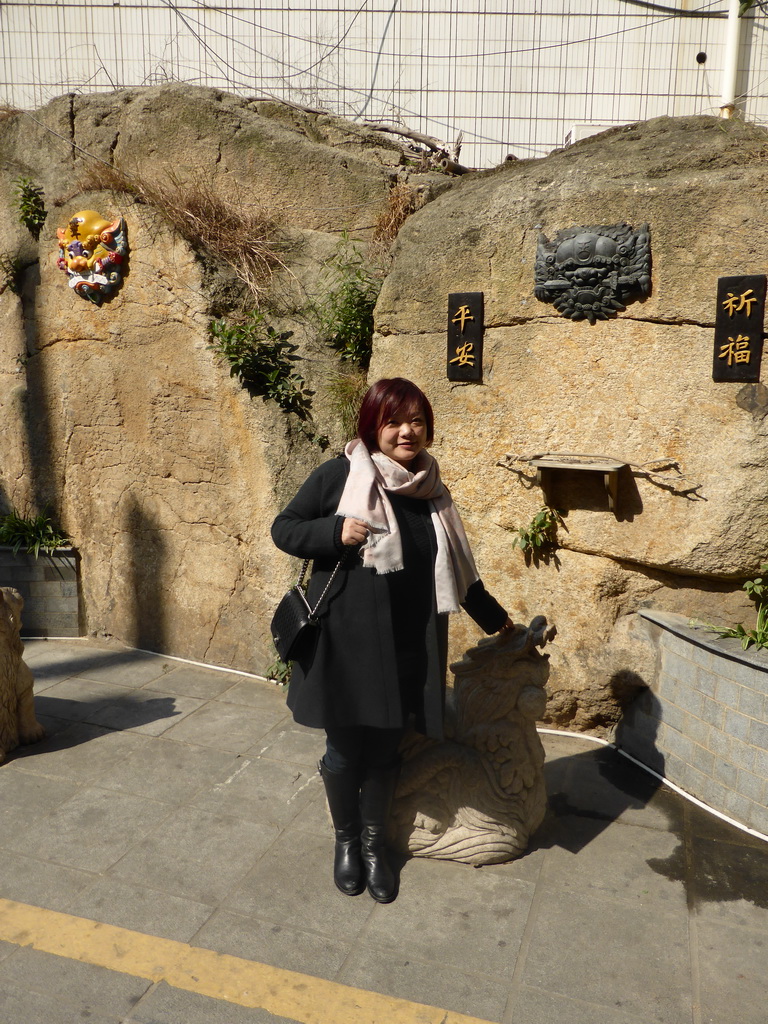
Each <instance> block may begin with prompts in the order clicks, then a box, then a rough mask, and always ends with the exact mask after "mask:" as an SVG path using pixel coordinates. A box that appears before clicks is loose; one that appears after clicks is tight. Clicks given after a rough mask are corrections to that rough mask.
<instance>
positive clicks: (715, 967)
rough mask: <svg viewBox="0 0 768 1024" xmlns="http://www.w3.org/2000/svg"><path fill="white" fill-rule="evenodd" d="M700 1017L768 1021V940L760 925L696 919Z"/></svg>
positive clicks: (710, 1021) (712, 1021) (753, 1023)
mask: <svg viewBox="0 0 768 1024" xmlns="http://www.w3.org/2000/svg"><path fill="white" fill-rule="evenodd" d="M696 931H697V933H698V939H699V942H698V951H699V963H700V975H701V982H700V984H701V1019H702V1021H703V1022H705V1024H729V1022H733V1024H736V1022H737V1021H738V1024H765V1020H766V1016H767V1012H766V999H765V984H766V972H767V971H768V940H767V939H766V933H765V922H763V927H762V928H759V929H746V928H731V927H724V926H723V925H722V924H720V923H715V922H707V923H704V922H701V921H697V924H696Z"/></svg>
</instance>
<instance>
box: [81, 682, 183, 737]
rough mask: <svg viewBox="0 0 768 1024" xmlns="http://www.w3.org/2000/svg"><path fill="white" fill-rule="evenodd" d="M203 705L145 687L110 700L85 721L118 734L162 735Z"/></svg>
mask: <svg viewBox="0 0 768 1024" xmlns="http://www.w3.org/2000/svg"><path fill="white" fill-rule="evenodd" d="M202 706H203V702H202V701H200V700H196V699H195V698H193V697H179V696H176V695H175V694H174V695H169V694H166V693H162V692H159V691H155V690H149V689H146V688H145V689H143V690H134V691H129V692H128V694H127V695H125V696H123V697H122V698H121V699H120V700H116V701H111V702H110V703H109V704H107V705H105V706H103V707H101V708H100V709H99V710H98V711H96V712H95V713H94V714H92V715H89V716H88V721H89V722H93V724H94V725H103V726H104V727H105V728H107V729H117V730H119V731H121V732H136V733H141V735H143V736H161V735H162V734H163V733H165V732H168V730H169V729H171V728H173V727H174V726H175V725H178V723H179V722H181V721H182V720H183V719H184V718H186V717H187V715H191V714H192V713H193V712H195V711H197V710H198V708H200V707H202Z"/></svg>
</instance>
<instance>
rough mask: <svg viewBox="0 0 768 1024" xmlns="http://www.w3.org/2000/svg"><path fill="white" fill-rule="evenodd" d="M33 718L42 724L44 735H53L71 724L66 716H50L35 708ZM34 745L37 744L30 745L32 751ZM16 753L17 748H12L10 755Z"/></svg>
mask: <svg viewBox="0 0 768 1024" xmlns="http://www.w3.org/2000/svg"><path fill="white" fill-rule="evenodd" d="M35 718H36V719H37V720H38V722H39V723H40V725H42V727H43V728H44V729H45V735H46V736H53V735H54V734H55V733H57V732H61V730H62V729H66V728H68V727H69V726H70V725H71V724H72V723H71V722H70V721H68V720H67V719H66V718H52V717H51V716H50V715H41V714H40V712H39V711H37V710H36V712H35ZM36 747H37V744H33V745H32V746H31V752H32V753H34V752H35V749H36ZM22 750H23V748H22ZM17 754H18V750H14V751H13V753H12V755H11V756H12V757H16V756H17Z"/></svg>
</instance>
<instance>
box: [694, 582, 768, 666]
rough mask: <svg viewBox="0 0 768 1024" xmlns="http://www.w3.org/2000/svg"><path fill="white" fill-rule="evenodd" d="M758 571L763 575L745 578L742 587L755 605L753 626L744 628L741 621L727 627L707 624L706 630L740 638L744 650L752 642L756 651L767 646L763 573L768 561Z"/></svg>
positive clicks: (767, 592)
mask: <svg viewBox="0 0 768 1024" xmlns="http://www.w3.org/2000/svg"><path fill="white" fill-rule="evenodd" d="M760 572H761V573H762V574H763V575H761V576H758V577H757V578H756V579H753V580H747V582H746V583H745V584H744V585H743V587H742V590H746V592H747V593H748V594H749V596H750V597H751V598H752V599H753V600H754V602H755V604H756V605H757V622H756V623H755V628H754V629H746V628H745V627H744V624H743V623H742V622H739V623H738V624H737V625H735V626H729V627H719V626H707V629H708V630H710V631H711V632H712V633H717V635H718V636H720V637H731V638H733V639H735V640H741V646H742V648H743V649H744V650H745V651H746V650H747V648H749V647H751V646H752V645H753V644H754V645H755V648H756V650H758V651H759V650H762V649H763V648H768V576H766V575H765V574H766V573H768V562H766V563H765V564H764V565H761V566H760Z"/></svg>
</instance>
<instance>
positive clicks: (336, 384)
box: [325, 364, 368, 438]
mask: <svg viewBox="0 0 768 1024" xmlns="http://www.w3.org/2000/svg"><path fill="white" fill-rule="evenodd" d="M325 390H326V392H327V394H328V397H329V398H330V401H331V406H332V408H333V411H334V412H335V413H336V415H337V416H338V417H339V419H340V420H341V429H342V432H343V434H344V437H345V438H351V437H354V436H355V434H356V433H357V417H358V413H359V412H360V403H361V402H362V400H363V395H364V394H365V392H366V391H367V390H368V378H367V375H366V372H365V370H361V369H359V367H356V366H350V365H349V364H347V365H346V366H342V367H341V368H340V369H338V370H330V371H329V372H328V374H327V375H326V378H325Z"/></svg>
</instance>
